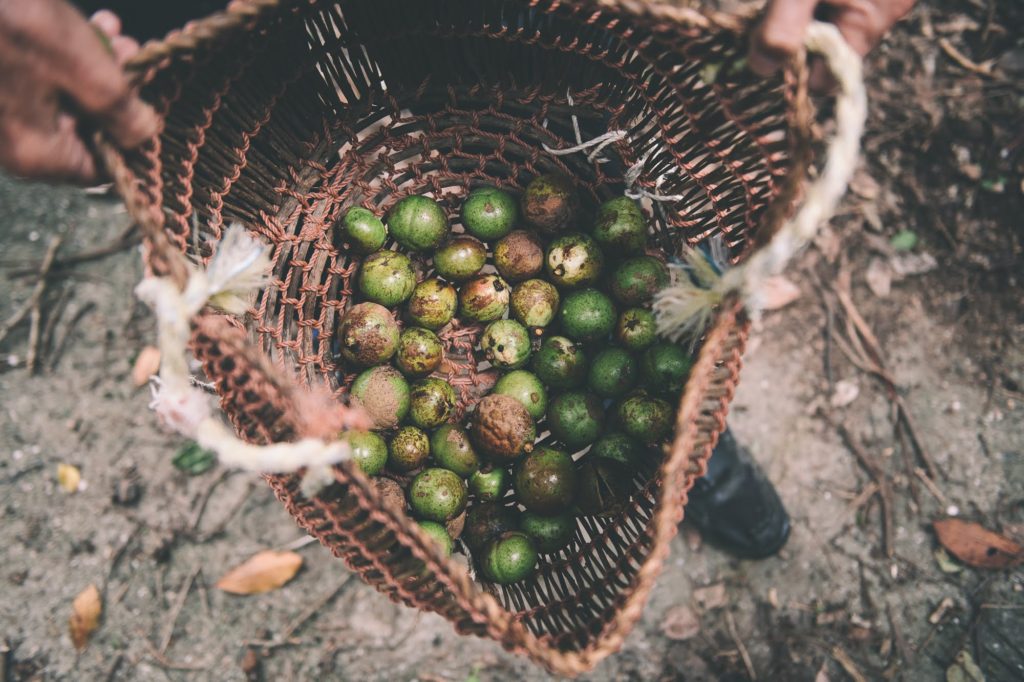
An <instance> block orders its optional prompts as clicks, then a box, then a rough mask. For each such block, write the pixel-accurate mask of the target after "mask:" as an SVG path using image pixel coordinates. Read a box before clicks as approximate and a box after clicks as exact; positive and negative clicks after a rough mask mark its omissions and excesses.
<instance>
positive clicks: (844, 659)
mask: <svg viewBox="0 0 1024 682" xmlns="http://www.w3.org/2000/svg"><path fill="white" fill-rule="evenodd" d="M832 658H834V659H836V662H837V663H838V664H839V665H841V666H842V668H843V670H845V671H846V674H847V675H849V676H850V677H852V678H853V682H868V681H867V679H866V678H865V677H864V675H862V674H861V672H860V670H859V669H858V668H857V664H856V663H854V662H853V659H852V658H850V655H849V654H848V653H846V652H845V651H844V650H843V648H842V647H841V646H834V647H832Z"/></svg>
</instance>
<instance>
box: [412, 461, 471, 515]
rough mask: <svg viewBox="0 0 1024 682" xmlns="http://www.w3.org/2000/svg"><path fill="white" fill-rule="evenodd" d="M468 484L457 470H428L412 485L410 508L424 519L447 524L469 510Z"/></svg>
mask: <svg viewBox="0 0 1024 682" xmlns="http://www.w3.org/2000/svg"><path fill="white" fill-rule="evenodd" d="M467 497H468V495H467V494H466V483H465V481H463V480H462V479H461V478H460V477H459V475H458V474H456V473H455V472H454V471H448V470H447V469H424V470H423V471H421V472H420V473H419V474H417V475H416V478H414V479H412V483H411V484H409V506H411V507H412V511H413V514H415V515H416V516H417V517H419V518H421V519H427V520H429V521H437V522H438V523H444V522H445V521H447V520H448V519H453V518H455V517H456V516H458V515H459V514H461V513H462V510H463V509H465V508H466V498H467Z"/></svg>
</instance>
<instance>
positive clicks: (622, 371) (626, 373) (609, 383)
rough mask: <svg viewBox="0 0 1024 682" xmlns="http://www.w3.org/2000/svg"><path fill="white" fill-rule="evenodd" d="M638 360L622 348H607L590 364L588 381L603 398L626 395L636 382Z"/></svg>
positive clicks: (593, 389)
mask: <svg viewBox="0 0 1024 682" xmlns="http://www.w3.org/2000/svg"><path fill="white" fill-rule="evenodd" d="M636 375H637V371H636V360H634V359H633V356H632V355H630V354H629V353H627V352H626V351H624V350H622V349H621V348H606V349H604V350H603V351H601V352H600V353H598V354H597V357H595V358H594V362H593V364H591V365H590V375H589V376H588V378H587V383H588V384H589V385H590V390H592V391H593V392H594V393H596V394H597V395H599V396H601V397H602V398H617V397H619V396H620V395H625V394H626V393H627V392H628V391H629V390H630V389H631V388H633V385H634V384H636Z"/></svg>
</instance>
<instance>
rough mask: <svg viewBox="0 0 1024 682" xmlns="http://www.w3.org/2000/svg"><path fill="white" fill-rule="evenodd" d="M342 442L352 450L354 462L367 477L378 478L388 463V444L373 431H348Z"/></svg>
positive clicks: (343, 435)
mask: <svg viewBox="0 0 1024 682" xmlns="http://www.w3.org/2000/svg"><path fill="white" fill-rule="evenodd" d="M341 440H343V441H345V442H346V443H348V446H349V447H350V448H351V449H352V461H354V462H355V463H356V464H357V465H358V466H359V469H360V471H362V472H363V473H364V474H366V475H367V476H376V475H377V474H379V473H380V472H381V471H383V470H384V465H385V464H387V461H388V444H387V443H386V442H384V439H383V438H381V436H380V434H378V433H374V432H373V431H346V432H345V433H344V434H342V437H341Z"/></svg>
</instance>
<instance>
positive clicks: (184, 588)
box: [160, 564, 199, 654]
mask: <svg viewBox="0 0 1024 682" xmlns="http://www.w3.org/2000/svg"><path fill="white" fill-rule="evenodd" d="M197 575H199V564H196V565H195V566H194V567H193V568H192V572H191V573H189V575H188V577H187V578H185V580H184V581H183V582H182V584H181V589H180V590H178V598H177V600H175V602H174V608H173V609H172V610H171V619H170V622H169V623H167V625H166V626H165V627H164V636H163V637H162V638H161V639H160V653H161V654H165V653H167V647H169V646H170V645H171V638H172V637H173V636H174V626H175V625H177V623H178V616H180V615H181V610H182V609H183V608H184V607H185V599H187V598H188V593H189V592H191V591H192V583H194V582H195V580H196V576H197Z"/></svg>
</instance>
